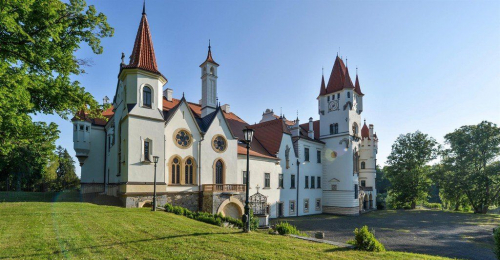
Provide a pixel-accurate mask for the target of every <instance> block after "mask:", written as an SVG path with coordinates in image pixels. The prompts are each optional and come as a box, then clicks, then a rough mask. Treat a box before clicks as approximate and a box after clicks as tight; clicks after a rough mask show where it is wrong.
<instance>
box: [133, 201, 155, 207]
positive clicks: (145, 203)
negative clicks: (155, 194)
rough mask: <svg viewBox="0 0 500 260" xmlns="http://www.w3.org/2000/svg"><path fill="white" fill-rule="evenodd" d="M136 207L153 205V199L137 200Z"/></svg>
mask: <svg viewBox="0 0 500 260" xmlns="http://www.w3.org/2000/svg"><path fill="white" fill-rule="evenodd" d="M137 206H138V208H151V207H153V201H151V200H145V201H142V202H139V205H137Z"/></svg>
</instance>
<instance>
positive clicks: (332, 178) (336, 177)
mask: <svg viewBox="0 0 500 260" xmlns="http://www.w3.org/2000/svg"><path fill="white" fill-rule="evenodd" d="M356 79H357V76H356ZM362 97H363V93H361V89H360V87H359V82H358V81H357V80H356V85H355V84H353V82H352V80H351V77H350V75H349V69H348V68H347V66H345V64H344V61H343V60H342V59H341V58H340V57H338V56H337V57H336V59H335V63H334V65H333V68H332V72H331V74H330V78H329V80H328V84H327V85H326V86H325V80H324V78H322V81H321V89H320V94H319V96H318V107H319V109H318V112H319V117H320V129H319V130H320V140H321V141H323V142H324V143H325V149H324V154H323V156H324V157H325V158H326V160H322V164H323V180H324V181H325V182H326V183H325V184H324V185H323V198H324V202H323V212H324V213H334V214H347V215H356V214H359V201H358V195H359V194H358V192H359V187H358V175H359V146H360V137H361V133H360V129H361V127H360V125H361V112H362ZM335 198H343V199H342V200H339V199H335Z"/></svg>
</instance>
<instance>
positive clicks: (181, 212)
mask: <svg viewBox="0 0 500 260" xmlns="http://www.w3.org/2000/svg"><path fill="white" fill-rule="evenodd" d="M172 212H173V213H174V214H176V215H184V208H183V207H181V206H174V210H173V211H172Z"/></svg>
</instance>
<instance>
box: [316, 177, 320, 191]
mask: <svg viewBox="0 0 500 260" xmlns="http://www.w3.org/2000/svg"><path fill="white" fill-rule="evenodd" d="M316 186H317V187H318V189H321V177H319V176H318V185H316Z"/></svg>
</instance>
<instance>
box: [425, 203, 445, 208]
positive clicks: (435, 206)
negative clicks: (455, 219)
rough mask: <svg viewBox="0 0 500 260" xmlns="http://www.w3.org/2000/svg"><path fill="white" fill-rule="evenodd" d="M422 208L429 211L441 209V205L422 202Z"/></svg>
mask: <svg viewBox="0 0 500 260" xmlns="http://www.w3.org/2000/svg"><path fill="white" fill-rule="evenodd" d="M422 206H424V207H426V208H429V209H443V205H441V203H430V202H424V203H423V204H422Z"/></svg>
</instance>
